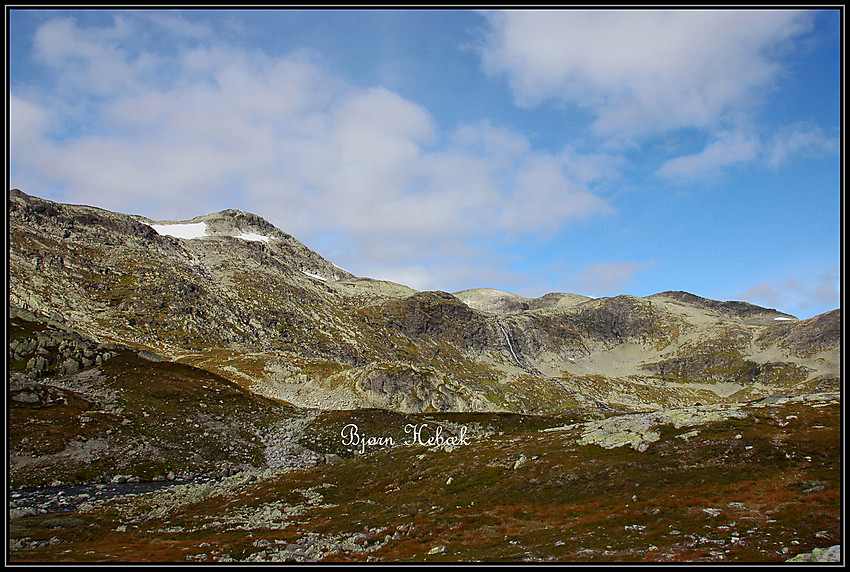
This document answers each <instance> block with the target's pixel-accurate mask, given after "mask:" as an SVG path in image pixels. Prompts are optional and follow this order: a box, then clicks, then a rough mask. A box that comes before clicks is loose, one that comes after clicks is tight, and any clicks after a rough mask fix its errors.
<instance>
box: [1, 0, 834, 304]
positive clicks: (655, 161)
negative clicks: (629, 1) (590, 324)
mask: <svg viewBox="0 0 850 572" xmlns="http://www.w3.org/2000/svg"><path fill="white" fill-rule="evenodd" d="M7 17H8V29H9V34H10V36H9V58H8V59H9V70H8V71H9V87H8V89H9V110H8V113H9V115H8V135H9V164H8V175H9V184H10V185H11V187H13V188H20V189H21V190H23V191H25V192H27V193H29V194H32V195H36V196H39V197H43V198H48V199H51V200H56V201H60V202H68V203H76V204H89V205H94V206H99V207H102V208H107V209H110V210H115V211H119V212H125V213H132V214H140V215H144V216H147V217H150V218H153V219H156V220H185V219H189V218H192V217H194V216H197V215H200V214H206V213H210V212H215V211H219V210H222V209H225V208H236V209H239V210H243V211H249V212H254V213H257V214H260V215H261V216H263V217H264V218H266V219H268V220H269V221H270V222H272V223H273V224H275V225H276V226H277V227H279V228H281V229H282V230H284V231H286V232H288V233H290V234H292V235H293V236H295V237H296V238H298V239H299V240H301V241H302V242H304V243H305V244H307V245H308V246H310V247H311V248H313V249H314V250H317V251H318V252H319V253H321V254H322V255H323V256H325V257H326V258H328V259H329V260H331V261H332V262H334V263H335V264H337V265H339V266H342V267H344V268H346V269H348V270H350V271H351V272H353V273H355V274H357V275H360V276H371V277H375V278H383V279H388V280H393V281H396V282H401V283H404V284H407V285H409V286H412V287H414V288H417V289H419V290H445V291H449V292H455V291H459V290H463V289H466V288H476V287H492V288H498V289H500V290H506V291H510V292H516V293H518V294H521V295H524V296H539V295H542V294H544V293H546V292H551V291H560V292H573V293H578V294H585V295H591V296H612V295H617V294H632V295H636V296H647V295H650V294H654V293H657V292H661V291H665V290H685V291H688V292H691V293H694V294H697V295H700V296H704V297H708V298H712V299H717V300H746V301H749V302H752V303H755V304H759V305H762V306H767V307H771V308H776V309H779V310H781V311H784V312H788V313H790V314H793V315H795V316H797V317H800V318H808V317H811V316H814V315H816V314H819V313H821V312H824V311H828V310H831V309H834V308H837V307H839V306H840V302H839V293H840V289H841V266H840V261H841V216H840V205H841V185H840V183H841V181H840V166H841V161H840V159H841V157H840V145H839V141H840V126H841V124H840V106H841V102H842V99H841V89H840V88H841V84H840V75H841V64H840V56H841V41H840V32H841V29H840V27H841V14H840V12H839V11H837V10H828V11H802V12H799V11H790V10H778V11H745V10H732V11H722V10H710V11H691V10H673V11H657V10H636V11H611V10H604V11H579V10H560V11H507V12H502V11H463V10H401V11H394V10H362V11H359V10H354V11H349V10H333V11H332V10H291V9H282V10H272V11H268V10H188V11H171V10H117V11H103V10H81V11H68V10H60V11H47V10H17V9H11V10H8V11H7Z"/></svg>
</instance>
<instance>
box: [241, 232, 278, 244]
mask: <svg viewBox="0 0 850 572" xmlns="http://www.w3.org/2000/svg"><path fill="white" fill-rule="evenodd" d="M234 236H235V237H236V238H241V239H242V240H251V241H254V242H268V241H269V240H271V239H270V238H269V237H268V236H265V235H262V234H255V233H253V232H243V233H242V234H238V235H234Z"/></svg>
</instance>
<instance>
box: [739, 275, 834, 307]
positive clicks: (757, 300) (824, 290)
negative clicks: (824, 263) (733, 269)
mask: <svg viewBox="0 0 850 572" xmlns="http://www.w3.org/2000/svg"><path fill="white" fill-rule="evenodd" d="M736 299H739V300H746V301H747V302H751V303H753V304H757V305H761V306H766V307H769V308H782V309H783V311H786V312H790V313H791V314H793V315H797V316H798V317H810V316H811V315H814V314H816V313H821V312H826V311H829V310H832V309H835V308H839V307H840V306H841V293H840V273H839V270H838V268H836V269H834V270H828V271H825V272H822V273H820V274H818V275H806V276H790V277H788V278H786V279H784V280H782V281H779V282H776V281H772V280H766V281H764V282H761V283H760V284H756V285H755V286H752V287H751V288H748V289H747V290H745V291H743V292H741V293H740V294H738V296H737V297H736Z"/></svg>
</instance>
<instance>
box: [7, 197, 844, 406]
mask: <svg viewBox="0 0 850 572" xmlns="http://www.w3.org/2000/svg"><path fill="white" fill-rule="evenodd" d="M9 223H10V228H9V237H10V247H9V260H10V264H9V269H10V270H9V273H10V275H9V289H10V292H9V303H10V306H11V307H15V308H21V309H23V310H27V311H30V312H33V313H34V314H36V315H40V316H43V317H46V318H51V319H53V320H54V321H56V322H58V323H62V324H64V325H65V326H66V327H68V328H71V329H73V330H74V331H76V332H79V333H80V334H82V335H85V336H87V337H89V338H91V339H93V340H96V341H98V342H114V343H121V344H126V345H128V346H130V347H134V348H137V349H141V350H147V351H151V352H153V353H155V354H157V355H159V356H162V357H163V358H165V359H167V360H170V361H173V362H177V363H182V364H186V365H191V366H195V367H199V368H203V369H205V370H207V371H210V372H212V373H215V374H217V375H220V376H222V377H223V378H226V379H229V380H230V381H232V382H234V383H236V384H238V385H239V386H240V387H243V388H246V389H249V390H251V391H253V392H255V393H257V394H260V395H265V396H267V397H272V398H276V399H279V400H283V401H287V402H289V403H292V404H294V405H298V406H302V407H314V408H322V409H345V408H359V407H382V408H389V409H395V410H399V411H407V412H427V411H513V412H526V413H531V412H536V413H547V412H549V413H556V412H562V411H568V410H572V409H576V408H579V409H584V408H588V407H590V408H594V407H595V408H605V409H613V410H622V411H632V410H647V409H657V408H659V407H664V406H670V405H689V404H692V403H696V402H700V403H707V402H716V401H722V400H726V399H731V400H737V401H741V400H744V399H754V398H757V397H763V396H765V395H770V394H774V393H782V392H791V391H796V392H802V391H808V392H811V391H826V390H834V389H836V388H837V387H838V384H839V378H840V310H835V311H834V312H830V313H827V314H824V315H822V316H818V317H816V318H813V319H811V320H796V319H795V318H793V317H792V316H788V315H785V314H782V313H779V312H777V311H775V310H770V309H765V308H760V307H757V306H753V305H750V304H746V303H744V302H716V301H712V300H706V299H704V298H700V297H698V296H694V295H692V294H688V293H684V292H664V293H660V294H656V295H653V296H649V297H646V298H636V297H633V296H617V297H613V298H603V299H591V298H587V297H583V296H577V295H572V294H562V293H553V294H547V295H546V296H543V297H541V298H537V299H525V298H521V297H519V296H516V295H513V294H509V293H504V292H498V291H495V290H472V291H465V292H459V293H457V294H449V293H445V292H417V291H414V290H412V289H410V288H408V287H405V286H403V285H399V284H393V283H389V282H384V281H377V280H371V279H368V278H361V277H356V276H353V275H352V274H350V273H349V272H346V271H345V270H342V269H340V268H338V267H337V266H335V265H334V264H332V263H331V262H329V261H327V260H325V259H324V258H322V257H321V256H320V255H318V254H317V253H315V252H313V251H311V250H310V249H308V248H307V247H305V246H304V245H303V244H301V243H300V242H298V241H297V240H296V239H295V238H293V237H291V236H290V235H288V234H286V233H284V232H283V231H281V230H279V229H277V228H275V227H274V226H273V225H271V224H270V223H268V222H267V221H265V220H264V219H262V218H261V217H259V216H257V215H253V214H248V213H243V212H239V211H235V210H226V211H222V212H220V213H215V214H210V215H205V216H201V217H197V218H195V219H192V220H190V221H183V222H179V223H175V222H173V221H167V222H157V221H151V220H148V219H145V218H143V217H139V216H132V215H124V214H118V213H112V212H108V211H105V210H102V209H97V208H94V207H87V206H75V205H63V204H57V203H54V202H51V201H46V200H43V199H39V198H36V197H32V196H29V195H26V194H24V193H23V192H20V191H18V190H13V191H11V192H10V196H9ZM157 228H158V229H159V230H160V232H158V231H157V230H156V229H157ZM192 233H195V234H192Z"/></svg>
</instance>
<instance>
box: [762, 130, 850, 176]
mask: <svg viewBox="0 0 850 572" xmlns="http://www.w3.org/2000/svg"><path fill="white" fill-rule="evenodd" d="M839 148H840V143H839V140H838V138H837V137H831V136H829V135H827V134H826V133H824V131H823V129H821V128H819V127H816V126H813V125H806V124H797V125H791V126H787V127H785V128H783V129H782V130H781V131H780V132H778V133H776V134H775V135H774V136H773V137H772V139H771V141H770V142H769V144H768V145H767V150H766V159H767V163H768V165H769V166H770V167H773V168H776V167H779V166H781V165H783V164H785V163H786V162H787V161H788V159H789V157H791V156H794V155H801V154H802V155H804V156H824V155H834V154H835V153H837V152H838V150H839Z"/></svg>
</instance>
